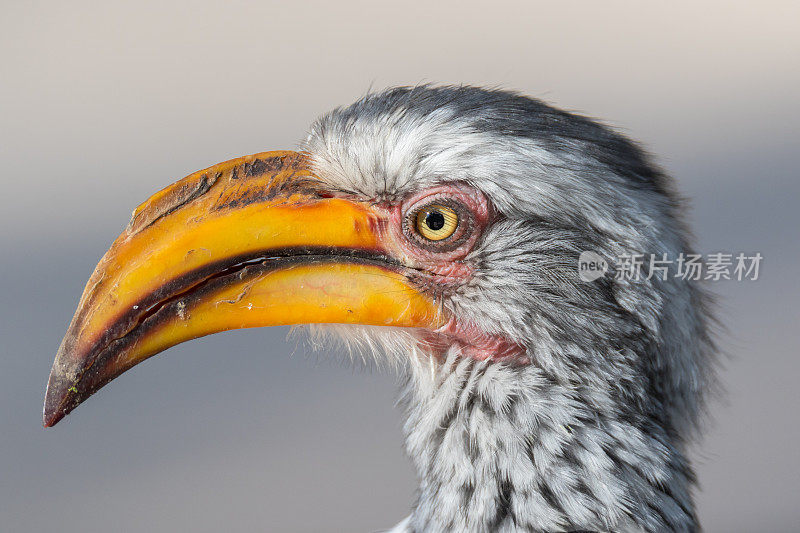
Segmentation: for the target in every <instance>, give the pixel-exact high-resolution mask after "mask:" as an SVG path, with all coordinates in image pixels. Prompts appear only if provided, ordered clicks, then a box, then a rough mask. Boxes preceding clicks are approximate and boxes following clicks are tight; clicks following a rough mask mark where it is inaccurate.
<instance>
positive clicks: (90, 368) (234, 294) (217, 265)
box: [44, 152, 444, 427]
mask: <svg viewBox="0 0 800 533" xmlns="http://www.w3.org/2000/svg"><path fill="white" fill-rule="evenodd" d="M387 222H388V215H387V214H386V213H385V212H383V211H382V210H381V208H379V207H375V206H371V205H369V204H366V203H361V202H356V201H351V200H345V199H341V198H335V197H332V196H331V195H330V194H327V193H326V192H325V189H324V187H323V186H322V184H321V183H320V182H319V180H318V179H317V178H316V177H315V176H313V175H312V173H311V172H310V171H309V169H308V166H307V164H306V161H305V158H304V156H303V155H302V154H299V153H296V152H266V153H261V154H256V155H252V156H247V157H242V158H239V159H233V160H231V161H227V162H224V163H220V164H218V165H215V166H213V167H211V168H208V169H206V170H202V171H200V172H196V173H194V174H192V175H190V176H187V177H186V178H184V179H182V180H180V181H178V182H176V183H174V184H173V185H170V186H169V187H167V188H165V189H163V190H162V191H159V192H158V193H156V194H155V195H153V196H152V197H151V198H150V199H149V200H147V201H146V202H145V203H144V204H142V205H141V206H139V207H138V208H137V209H136V210H135V211H134V213H133V217H132V219H131V222H130V224H129V225H128V227H127V228H126V229H125V231H124V232H123V233H122V235H120V236H119V238H117V240H116V241H115V242H114V243H113V244H112V245H111V248H110V249H109V250H108V252H106V254H105V255H104V256H103V258H102V259H101V260H100V263H99V264H98V265H97V268H96V269H95V271H94V273H93V274H92V276H91V278H90V279H89V282H88V283H87V285H86V289H85V290H84V292H83V296H82V297H81V299H80V303H79V304H78V309H77V310H76V312H75V316H74V317H73V319H72V322H71V324H70V326H69V329H68V330H67V333H66V335H65V336H64V340H63V341H62V343H61V347H60V348H59V350H58V353H57V355H56V359H55V362H54V363H53V369H52V372H51V373H50V380H49V382H48V384H47V393H46V398H45V404H44V425H45V426H46V427H47V426H52V425H54V424H55V423H56V422H58V421H59V420H60V419H61V418H63V417H64V416H65V415H66V414H67V413H69V412H70V411H71V410H72V409H74V408H75V407H77V406H78V405H79V404H80V403H81V402H83V401H84V400H85V399H86V398H88V397H89V396H90V395H92V394H93V393H94V392H96V391H97V390H98V389H100V388H101V387H102V386H103V385H105V384H106V383H108V382H109V381H111V380H112V379H114V378H115V377H117V376H118V375H120V374H121V373H123V372H125V371H126V370H128V369H129V368H131V367H133V366H134V365H136V364H137V363H139V362H141V361H143V360H145V359H147V358H148V357H151V356H153V355H156V354H157V353H159V352H162V351H164V350H166V349H167V348H169V347H171V346H174V345H176V344H179V343H181V342H184V341H187V340H190V339H194V338H197V337H202V336H204V335H210V334H212V333H217V332H219V331H225V330H229V329H237V328H251V327H260V326H276V325H291V324H306V323H346V324H366V325H387V326H400V327H417V328H436V327H439V326H441V325H442V324H443V323H444V319H443V317H442V316H440V312H439V308H438V306H437V304H436V302H434V301H433V299H432V298H431V297H429V296H428V295H426V294H425V293H424V292H422V291H421V290H420V289H419V288H418V287H416V286H415V285H414V283H413V282H412V281H410V276H411V275H412V274H414V273H415V271H413V270H411V269H410V268H408V267H407V266H404V265H403V264H402V263H401V262H400V261H398V260H397V259H395V258H393V257H392V254H391V251H390V250H391V249H392V248H393V246H392V245H391V242H390V241H391V238H390V236H389V235H387V234H386V233H385V229H384V228H386V227H387Z"/></svg>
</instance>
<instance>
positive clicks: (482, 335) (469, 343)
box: [418, 318, 530, 365]
mask: <svg viewBox="0 0 800 533" xmlns="http://www.w3.org/2000/svg"><path fill="white" fill-rule="evenodd" d="M418 335H419V336H418V339H419V341H418V343H419V346H420V347H421V348H422V349H423V350H425V351H426V352H428V353H430V354H431V355H432V356H434V357H437V358H438V359H444V358H445V357H446V355H447V351H448V350H449V349H450V348H452V347H453V346H455V347H456V348H457V349H459V350H460V351H461V355H462V356H464V357H471V358H472V359H475V360H478V361H485V360H487V359H491V360H493V361H506V362H511V363H515V364H522V365H525V364H528V363H530V360H529V359H528V357H527V355H526V350H525V347H524V346H520V345H519V344H517V343H515V342H511V341H509V340H508V339H506V338H505V337H502V336H500V335H490V334H488V333H486V332H484V331H482V330H481V329H479V328H478V327H476V326H464V325H460V324H459V323H458V321H456V320H455V319H454V318H451V319H450V320H449V321H448V322H447V324H445V325H444V326H442V327H441V328H439V329H437V330H434V331H429V330H420V332H419V334H418Z"/></svg>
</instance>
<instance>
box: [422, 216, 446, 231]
mask: <svg viewBox="0 0 800 533" xmlns="http://www.w3.org/2000/svg"><path fill="white" fill-rule="evenodd" d="M425 225H426V226H428V227H429V228H430V229H432V230H433V231H439V230H440V229H442V228H443V227H444V215H443V214H442V212H441V211H431V212H429V213H428V214H427V215H426V216H425Z"/></svg>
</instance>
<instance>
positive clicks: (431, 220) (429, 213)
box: [415, 204, 458, 241]
mask: <svg viewBox="0 0 800 533" xmlns="http://www.w3.org/2000/svg"><path fill="white" fill-rule="evenodd" d="M415 226H416V229H417V232H418V233H419V234H420V235H422V236H423V237H425V238H426V239H428V240H429V241H441V240H442V239H446V238H448V237H449V236H450V235H452V234H453V233H455V231H456V228H457V227H458V214H457V213H456V212H455V211H454V210H453V209H451V208H449V207H447V206H444V205H438V204H431V205H429V206H426V207H424V208H422V209H420V210H419V211H417V216H416V224H415Z"/></svg>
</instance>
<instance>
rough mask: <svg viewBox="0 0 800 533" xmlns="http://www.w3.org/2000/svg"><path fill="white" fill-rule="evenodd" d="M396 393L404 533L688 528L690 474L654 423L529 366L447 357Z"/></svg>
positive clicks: (422, 368) (420, 369)
mask: <svg viewBox="0 0 800 533" xmlns="http://www.w3.org/2000/svg"><path fill="white" fill-rule="evenodd" d="M414 368H415V371H414V372H413V373H412V375H410V377H409V379H408V381H407V383H406V386H405V388H404V393H403V397H402V401H403V405H404V406H405V408H406V410H407V415H408V418H407V420H406V423H405V426H404V428H405V433H406V447H407V451H408V454H409V456H410V457H411V458H412V459H413V460H414V463H415V466H416V468H417V470H418V473H419V477H420V487H419V493H418V499H417V502H416V505H415V508H414V510H413V513H412V515H411V517H410V519H409V521H408V523H407V526H406V527H407V531H415V532H423V531H426V532H427V531H518V530H523V531H541V532H555V531H584V530H586V531H694V530H695V529H696V520H695V516H694V509H693V505H692V501H691V497H690V494H689V486H690V483H691V482H692V481H693V474H692V471H691V469H690V467H689V465H688V463H687V462H686V460H685V459H684V454H683V451H682V449H681V445H680V444H679V443H675V442H673V439H671V438H670V437H669V435H668V434H667V431H665V429H664V428H662V427H660V426H659V425H658V423H657V422H656V421H654V420H648V419H646V418H638V417H632V416H630V415H629V414H628V413H625V412H622V411H620V410H619V409H617V408H610V405H611V404H609V403H608V397H607V396H608V392H607V391H602V390H599V391H598V390H593V389H589V388H587V387H582V386H577V385H572V386H571V385H570V384H569V383H561V382H559V381H560V380H559V379H557V378H556V377H554V376H552V375H549V374H548V373H547V372H545V371H543V370H542V369H541V368H539V367H537V366H535V365H528V366H526V367H519V366H516V367H514V366H507V365H503V364H496V363H488V362H485V361H484V362H481V361H475V360H472V359H469V358H462V357H459V356H458V355H456V354H455V353H453V354H451V355H450V357H449V358H448V359H447V360H446V361H444V362H443V363H440V364H436V365H435V366H426V365H419V366H415V367H414Z"/></svg>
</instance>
